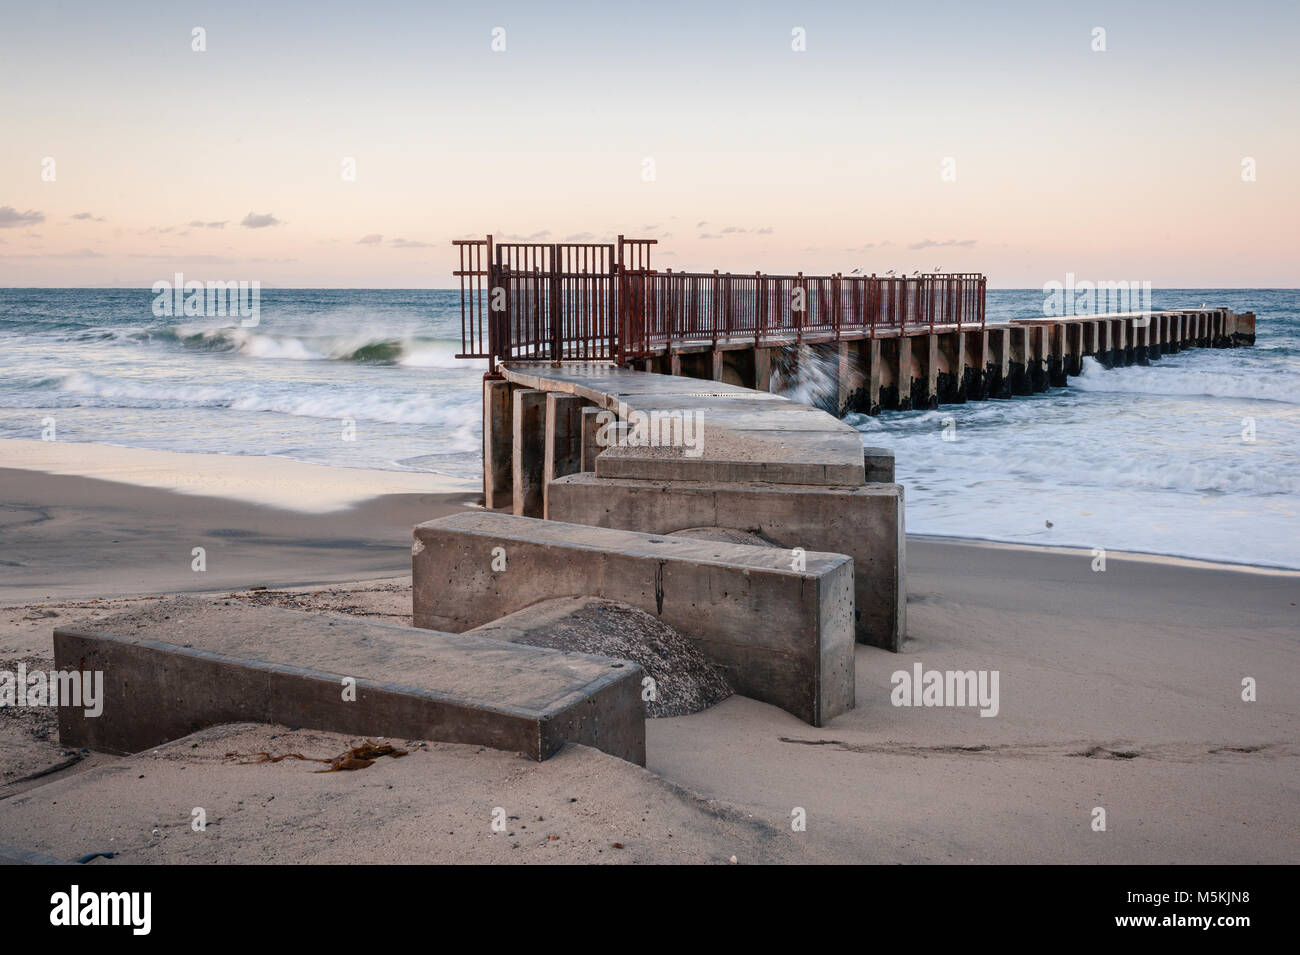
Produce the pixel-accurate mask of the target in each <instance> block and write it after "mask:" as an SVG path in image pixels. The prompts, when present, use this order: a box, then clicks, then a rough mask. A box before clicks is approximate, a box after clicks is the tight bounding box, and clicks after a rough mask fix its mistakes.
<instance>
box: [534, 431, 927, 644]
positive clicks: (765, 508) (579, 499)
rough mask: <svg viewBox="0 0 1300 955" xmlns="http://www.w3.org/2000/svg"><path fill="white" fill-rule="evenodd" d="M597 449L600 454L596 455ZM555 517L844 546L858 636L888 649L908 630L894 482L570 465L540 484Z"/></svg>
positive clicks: (899, 493) (899, 503)
mask: <svg viewBox="0 0 1300 955" xmlns="http://www.w3.org/2000/svg"><path fill="white" fill-rule="evenodd" d="M603 457H604V456H603V455H602V456H601V460H603ZM548 493H549V495H550V496H549V501H550V506H551V517H552V518H553V519H554V520H562V521H571V522H573V523H575V524H591V525H594V526H596V527H617V528H624V529H626V530H634V531H642V532H644V533H649V534H672V533H675V532H677V531H680V530H685V529H688V528H697V527H721V528H730V529H733V530H737V531H744V532H748V533H753V534H757V535H759V536H760V537H762V538H763V539H766V540H768V541H771V542H772V543H773V544H775V545H777V546H778V547H785V548H795V547H802V548H805V549H809V550H818V551H823V552H830V553H836V554H847V555H848V556H850V557H852V558H853V563H854V571H853V575H854V590H855V595H854V601H855V611H854V615H855V618H856V625H855V628H856V633H857V640H858V642H859V643H868V644H871V645H873V646H878V647H884V648H886V649H889V650H894V651H897V650H899V649H900V648H901V647H902V644H903V639H904V636H905V634H906V631H907V587H906V583H905V569H904V525H903V488H902V487H901V486H900V485H897V484H867V485H863V486H861V487H826V486H821V485H803V486H800V485H788V484H757V483H755V484H731V483H709V482H698V483H694V482H685V481H638V480H610V479H603V478H600V477H597V476H596V475H592V474H572V475H569V476H568V477H564V478H560V479H559V480H557V481H555V482H553V483H552V484H551V486H550V489H549V492H548Z"/></svg>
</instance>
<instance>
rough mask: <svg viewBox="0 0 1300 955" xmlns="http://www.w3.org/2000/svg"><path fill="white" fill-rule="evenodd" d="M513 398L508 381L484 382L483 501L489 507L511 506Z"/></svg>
mask: <svg viewBox="0 0 1300 955" xmlns="http://www.w3.org/2000/svg"><path fill="white" fill-rule="evenodd" d="M513 413H514V401H513V399H512V398H511V397H510V382H508V381H506V380H504V379H497V380H485V381H484V382H483V503H484V506H485V507H487V509H488V510H495V509H496V508H499V507H508V506H512V505H513V502H514V477H513V463H512V459H513V446H514V445H513V441H514V436H513V435H514V432H513V430H512V427H511V417H512V415H513Z"/></svg>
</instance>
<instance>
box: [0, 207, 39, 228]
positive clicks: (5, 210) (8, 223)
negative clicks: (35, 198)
mask: <svg viewBox="0 0 1300 955" xmlns="http://www.w3.org/2000/svg"><path fill="white" fill-rule="evenodd" d="M44 221H45V213H44V212H37V211H36V210H35V209H28V210H27V211H26V212H19V211H18V210H17V209H15V208H14V207H13V206H0V229H17V228H20V227H21V226H25V225H40V224H41V223H42V222H44Z"/></svg>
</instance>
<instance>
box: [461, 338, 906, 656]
mask: <svg viewBox="0 0 1300 955" xmlns="http://www.w3.org/2000/svg"><path fill="white" fill-rule="evenodd" d="M500 373H501V376H502V377H501V378H499V379H490V380H486V381H485V382H484V383H483V393H484V399H483V408H484V422H483V447H484V459H483V475H484V496H485V502H486V505H487V507H488V508H490V509H501V510H505V509H508V510H509V511H510V512H511V513H513V514H515V515H518V516H521V517H535V518H536V517H545V518H548V519H550V520H554V521H563V522H566V523H572V524H587V525H592V526H597V527H608V528H616V529H620V530H629V531H639V532H642V533H647V534H679V533H684V532H701V533H708V532H710V531H712V532H715V533H717V534H721V535H726V534H727V533H739V534H742V535H749V536H750V537H751V538H753V539H757V540H759V541H761V542H763V543H765V544H767V545H769V546H772V547H778V548H782V549H785V550H786V551H787V552H788V554H789V555H795V556H796V557H797V554H796V552H801V553H805V554H806V553H807V552H810V551H821V552H827V553H834V554H844V555H846V556H848V557H851V558H852V559H853V563H854V600H855V608H854V632H855V634H856V638H857V641H858V642H860V643H868V644H872V645H875V646H880V647H885V648H888V649H891V650H898V649H899V647H901V645H902V641H903V639H904V636H905V633H906V602H907V601H906V597H907V588H906V585H905V581H904V570H903V567H904V553H903V548H904V528H903V489H902V487H901V486H899V485H897V484H894V483H892V459H891V457H890V455H889V454H888V452H885V451H882V450H881V449H871V451H869V452H868V451H864V449H863V447H862V439H861V437H860V435H859V434H858V432H857V431H855V430H854V429H853V428H851V427H849V426H848V425H847V424H845V423H844V422H842V421H839V420H837V419H836V418H834V417H832V416H831V415H828V414H826V413H825V412H823V411H819V410H817V409H814V408H810V407H808V406H806V405H801V404H797V403H795V402H793V401H790V400H788V399H786V398H782V397H780V396H778V395H771V394H767V393H765V392H761V391H757V390H755V389H751V388H742V387H740V386H736V385H728V384H726V383H722V384H719V383H713V384H711V385H709V386H707V387H702V386H701V385H700V384H699V382H697V381H695V380H693V379H690V378H685V377H681V376H675V375H660V374H654V373H650V372H642V371H635V370H632V369H626V368H617V367H614V366H611V365H608V364H603V363H597V362H589V363H566V364H564V365H558V366H557V365H551V364H549V363H539V362H529V363H524V362H512V363H509V364H506V365H503V366H501V369H500ZM556 396H564V397H567V398H569V399H572V400H575V401H578V402H581V404H582V406H583V407H584V408H590V409H594V410H595V412H596V414H592V415H589V414H587V413H586V412H585V411H583V412H582V413H580V414H578V415H554V416H547V415H532V414H528V413H527V409H529V408H535V407H541V406H542V405H543V404H544V403H545V402H547V401H549V400H551V399H552V398H554V397H556ZM600 412H604V414H605V418H606V423H607V427H608V426H609V424H610V423H611V422H614V421H617V422H618V424H619V425H621V426H623V429H622V430H619V429H612V430H610V432H609V433H607V434H606V439H607V440H606V445H607V446H605V447H602V448H600V449H599V451H598V453H594V451H595V449H591V450H592V451H593V453H590V454H589V453H587V452H586V451H580V452H579V453H578V454H577V455H576V456H574V457H573V459H572V461H571V464H570V466H571V467H572V468H573V471H572V473H567V474H566V473H560V472H558V471H551V472H550V473H548V472H547V470H546V466H545V462H546V454H545V448H546V446H547V445H548V444H550V445H552V446H555V445H559V446H568V445H571V444H572V443H573V442H574V441H575V439H574V437H573V436H572V435H571V434H564V433H561V432H560V431H559V430H558V429H563V428H574V427H579V428H581V427H582V426H583V424H584V423H585V422H587V421H588V420H589V419H597V418H599V413H600ZM656 413H657V414H659V415H660V417H659V418H655V417H654V415H655V414H656ZM687 416H689V417H690V420H692V421H694V422H695V423H696V424H695V425H694V426H695V427H696V428H698V431H697V432H696V433H695V434H694V437H695V438H697V439H698V440H696V441H694V442H693V443H692V444H691V445H689V446H688V445H687V444H686V443H685V442H684V441H677V442H676V443H674V440H673V439H674V438H680V437H683V436H684V435H685V433H686V432H685V429H682V430H680V431H679V430H677V425H678V424H680V423H682V422H683V421H684V420H685V419H686V417H687ZM656 420H657V421H658V426H657V428H658V430H657V431H656V433H655V434H651V433H650V431H651V430H654V428H653V424H652V423H653V422H655V421H656ZM665 431H667V434H665ZM507 436H508V437H507ZM657 439H658V440H657ZM663 439H666V440H663ZM576 440H577V442H578V444H579V445H580V446H581V444H582V440H583V439H582V437H581V436H579V438H577V439H576ZM587 463H590V464H591V465H592V467H593V470H591V471H586V470H583V469H582V468H583V467H585V465H586V464H587ZM869 472H870V473H871V474H872V475H873V476H877V475H880V474H882V473H888V474H889V476H890V478H891V481H890V482H889V483H875V482H872V483H868V481H867V475H868V473H869ZM723 539H726V538H725V536H724V538H723ZM788 559H791V558H788ZM778 625H779V624H778Z"/></svg>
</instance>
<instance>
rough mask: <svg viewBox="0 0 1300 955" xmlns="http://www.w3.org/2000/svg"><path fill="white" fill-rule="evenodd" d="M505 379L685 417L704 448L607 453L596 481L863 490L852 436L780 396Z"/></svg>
mask: <svg viewBox="0 0 1300 955" xmlns="http://www.w3.org/2000/svg"><path fill="white" fill-rule="evenodd" d="M502 374H504V375H505V377H506V378H507V379H508V380H509V381H511V382H512V383H513V384H515V385H517V386H520V387H522V388H528V389H534V390H538V391H548V392H560V393H563V394H572V395H577V396H578V397H581V398H584V399H586V400H588V401H591V402H592V403H593V404H595V405H597V406H599V407H601V408H605V409H609V410H613V411H615V412H617V413H618V414H619V415H620V417H629V416H630V415H632V414H641V415H645V416H650V417H651V418H653V417H654V416H655V415H656V413H657V414H658V415H659V416H660V418H662V416H663V415H664V414H665V413H668V414H671V415H691V416H693V421H695V422H698V423H699V428H700V430H699V434H700V438H701V440H700V441H699V442H698V443H695V444H693V445H691V446H686V445H683V444H682V443H680V442H675V443H670V444H666V445H665V444H664V443H656V444H652V445H651V446H648V447H620V448H617V449H610V450H608V451H606V452H604V453H603V454H601V455H600V456H599V457H598V458H597V460H596V472H597V473H598V474H600V475H602V476H604V477H618V478H639V479H645V480H694V481H753V480H762V481H767V482H770V483H774V484H851V485H858V484H862V483H863V482H864V481H865V473H864V471H863V466H862V438H861V436H860V435H859V434H858V432H857V431H856V430H854V429H853V428H851V427H849V426H848V425H847V424H845V423H844V422H842V421H839V420H837V419H836V418H834V417H833V416H831V415H828V414H826V413H825V412H823V411H819V410H817V409H815V408H810V407H809V406H807V405H801V404H798V403H796V402H793V401H789V400H788V399H785V398H782V397H781V396H779V395H772V394H768V393H766V392H762V391H754V390H751V389H748V388H742V387H739V386H736V385H728V384H725V383H723V382H718V381H703V380H700V379H696V378H683V377H680V376H676V375H656V374H651V373H647V372H642V371H633V370H630V369H625V368H617V367H615V366H612V365H608V364H599V363H592V364H568V365H561V366H554V365H551V364H549V363H547V364H539V363H518V362H514V363H509V364H507V365H504V366H502ZM516 394H518V392H517V393H516ZM516 481H518V477H516ZM516 513H520V511H519V510H518V508H516ZM523 513H528V512H523Z"/></svg>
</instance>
